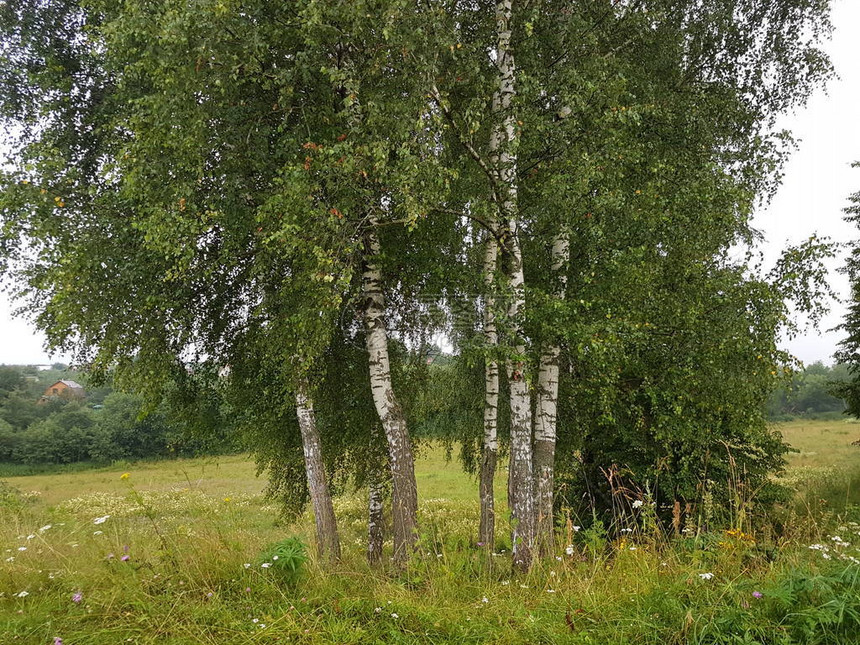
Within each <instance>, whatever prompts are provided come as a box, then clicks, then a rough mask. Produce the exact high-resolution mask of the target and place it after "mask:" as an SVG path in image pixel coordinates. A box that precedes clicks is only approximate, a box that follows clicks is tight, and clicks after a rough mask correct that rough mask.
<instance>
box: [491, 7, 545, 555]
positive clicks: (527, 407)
mask: <svg viewBox="0 0 860 645" xmlns="http://www.w3.org/2000/svg"><path fill="white" fill-rule="evenodd" d="M511 14H512V0H498V1H497V2H496V34H497V38H498V44H497V47H496V68H497V69H498V90H497V94H496V97H497V98H494V100H493V111H494V117H495V119H494V128H497V130H495V131H494V136H498V141H499V153H498V163H497V164H496V168H495V172H496V175H497V180H498V190H497V200H498V206H499V211H500V224H502V225H503V226H504V229H505V230H504V233H505V235H503V240H504V248H503V250H504V252H505V253H506V256H507V260H508V262H507V264H508V287H509V289H510V292H511V295H510V298H511V299H510V303H509V305H508V311H507V314H508V315H507V318H508V322H509V325H510V328H509V330H508V333H509V334H510V337H511V338H512V339H513V342H514V348H513V349H514V351H515V353H516V355H517V356H523V355H525V345H524V343H523V340H522V333H521V332H522V325H521V323H520V316H521V314H522V310H523V307H524V305H525V281H524V276H523V258H522V253H521V251H520V243H519V229H518V220H519V217H518V204H517V153H516V147H517V146H516V144H517V130H516V119H515V118H514V113H513V105H512V103H513V99H514V97H515V96H516V64H515V63H514V52H513V48H512V45H511ZM496 133H497V134H496ZM491 143H492V141H491ZM507 372H508V381H509V383H510V405H511V465H510V471H509V478H510V479H509V482H508V491H509V497H510V504H511V519H512V524H513V529H512V535H511V543H512V551H513V565H514V569H515V570H518V571H527V570H528V569H529V568H530V567H531V563H532V550H533V548H534V524H535V504H534V482H533V471H532V412H531V395H530V393H529V387H528V383H527V382H526V378H525V374H524V365H523V363H522V362H520V361H518V360H517V361H515V360H508V361H507Z"/></svg>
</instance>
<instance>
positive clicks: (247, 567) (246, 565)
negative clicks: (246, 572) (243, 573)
mask: <svg viewBox="0 0 860 645" xmlns="http://www.w3.org/2000/svg"><path fill="white" fill-rule="evenodd" d="M242 566H243V567H245V568H246V569H250V568H251V563H250V562H246V563H245V564H243V565H242Z"/></svg>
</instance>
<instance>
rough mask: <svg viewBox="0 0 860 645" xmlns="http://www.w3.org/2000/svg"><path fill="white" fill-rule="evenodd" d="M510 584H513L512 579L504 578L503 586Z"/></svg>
mask: <svg viewBox="0 0 860 645" xmlns="http://www.w3.org/2000/svg"><path fill="white" fill-rule="evenodd" d="M509 584H511V581H510V580H502V585H503V586H505V587H507V586H508V585H509Z"/></svg>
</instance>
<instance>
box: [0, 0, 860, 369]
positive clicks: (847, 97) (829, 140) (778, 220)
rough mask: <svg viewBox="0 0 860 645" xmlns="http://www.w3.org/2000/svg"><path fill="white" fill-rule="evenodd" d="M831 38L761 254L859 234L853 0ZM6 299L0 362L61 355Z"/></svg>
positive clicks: (842, 286) (823, 342)
mask: <svg viewBox="0 0 860 645" xmlns="http://www.w3.org/2000/svg"><path fill="white" fill-rule="evenodd" d="M833 24H834V26H835V31H834V34H833V39H832V40H831V41H830V42H829V43H827V44H826V45H825V48H826V49H827V51H828V52H829V53H830V56H831V58H832V60H833V63H834V65H835V66H836V72H837V74H838V75H839V78H838V79H835V80H834V81H832V82H831V83H830V84H829V86H828V88H827V91H826V92H824V91H819V92H818V93H817V94H816V95H815V96H814V97H813V98H812V99H811V101H810V102H809V104H808V106H807V107H806V109H804V110H803V111H801V112H799V113H797V114H794V115H790V116H787V117H786V118H785V119H784V120H783V126H784V127H786V128H788V129H790V130H792V132H793V133H794V135H795V137H796V138H798V139H799V140H800V143H799V148H798V150H797V151H796V152H795V153H794V155H793V157H792V158H791V160H790V161H789V162H788V165H787V166H786V168H785V178H784V180H783V185H782V187H781V188H780V190H779V192H778V193H777V195H776V197H775V198H774V200H773V202H772V203H771V204H770V205H769V206H768V207H767V208H766V209H763V210H762V212H760V213H759V214H758V215H757V216H756V218H755V222H754V224H755V226H756V228H758V229H759V230H760V231H761V232H762V233H763V234H764V236H765V240H766V243H765V247H764V249H763V250H764V253H765V257H766V258H768V259H770V260H772V259H773V258H775V257H777V256H778V253H779V249H781V248H782V247H783V246H784V245H785V244H786V243H797V242H800V241H803V240H805V239H807V238H808V237H809V236H810V235H812V234H813V233H817V234H819V235H821V236H829V237H831V238H832V239H834V240H837V241H843V242H844V241H848V240H851V239H854V238H856V237H860V232H858V231H855V230H854V229H852V227H850V226H848V224H846V223H845V222H843V221H842V209H843V208H844V207H845V206H846V205H847V203H848V201H847V200H848V196H849V195H851V194H852V193H855V192H857V191H860V168H858V169H851V167H850V166H851V163H852V162H853V161H857V160H860V124H858V116H857V115H858V106H860V37H858V33H860V0H834V2H833ZM841 264H842V259H841V258H840V259H837V260H836V261H834V262H833V263H831V271H830V278H831V284H832V286H833V288H834V289H835V290H836V291H837V293H839V294H840V295H841V296H842V297H843V298H846V297H847V296H848V284H847V281H846V280H845V278H844V276H842V275H840V274H839V273H837V271H836V269H837V268H838V267H839V266H840V265H841ZM12 309H13V306H12V305H11V304H10V303H9V300H8V298H6V296H5V294H0V364H2V363H5V364H30V363H46V362H51V361H52V360H63V359H64V358H65V357H63V356H53V357H49V356H48V355H47V354H46V353H45V352H44V350H43V343H44V338H43V336H42V335H40V334H38V333H36V332H35V331H34V330H33V328H32V327H31V326H30V325H29V324H28V323H27V322H26V321H24V320H21V319H15V318H13V317H12ZM844 311H845V307H844V305H842V304H840V303H838V302H834V303H832V307H831V313H830V315H829V316H828V317H827V318H826V319H825V320H824V321H823V323H822V324H821V326H820V328H819V329H818V330H814V329H811V330H807V331H806V332H805V333H804V334H803V335H801V336H800V337H798V338H796V339H794V340H790V341H786V342H785V346H786V347H787V348H788V349H789V350H790V351H791V352H792V353H794V354H795V355H796V356H797V357H798V358H800V359H801V360H802V361H804V362H812V361H816V360H821V361H824V362H831V355H832V354H833V352H834V350H835V347H836V343H837V342H838V341H839V338H840V335H839V334H838V333H836V332H829V331H827V330H828V329H830V328H832V327H834V326H836V325H838V324H839V322H840V321H841V319H842V315H843V314H844Z"/></svg>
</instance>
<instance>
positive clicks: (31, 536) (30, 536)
mask: <svg viewBox="0 0 860 645" xmlns="http://www.w3.org/2000/svg"><path fill="white" fill-rule="evenodd" d="M34 537H36V536H35V535H34V534H33V533H30V535H28V536H27V539H28V540H32V539H33V538H34Z"/></svg>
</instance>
